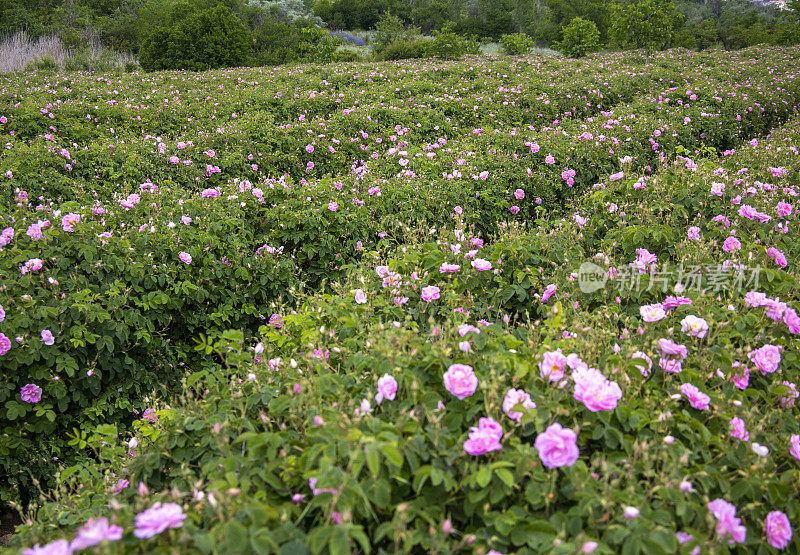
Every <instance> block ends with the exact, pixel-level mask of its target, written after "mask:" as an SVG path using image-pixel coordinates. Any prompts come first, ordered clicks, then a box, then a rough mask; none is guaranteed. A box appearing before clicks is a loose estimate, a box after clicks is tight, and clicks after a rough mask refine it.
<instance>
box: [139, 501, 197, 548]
mask: <svg viewBox="0 0 800 555" xmlns="http://www.w3.org/2000/svg"><path fill="white" fill-rule="evenodd" d="M185 518H186V515H185V514H184V513H183V509H181V507H180V505H177V504H175V503H165V504H163V505H162V504H161V503H160V502H158V503H156V504H154V505H153V506H152V507H150V508H149V509H147V510H146V511H144V512H142V513H139V514H138V515H136V521H135V525H136V529H135V530H134V531H133V535H134V536H136V537H137V538H139V539H143V538H152V537H153V536H155V535H158V534H160V533H161V532H163V531H165V530H167V529H169V528H180V527H181V526H183V521H184V519H185Z"/></svg>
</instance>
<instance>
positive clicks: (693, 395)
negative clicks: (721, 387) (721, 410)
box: [681, 383, 711, 410]
mask: <svg viewBox="0 0 800 555" xmlns="http://www.w3.org/2000/svg"><path fill="white" fill-rule="evenodd" d="M681 394H682V395H684V396H685V397H686V398H687V399H689V404H690V405H692V407H694V408H696V409H697V410H706V409H707V408H708V404H709V402H710V401H711V397H709V396H708V395H706V394H705V393H703V392H702V391H700V390H699V389H697V388H696V387H695V386H694V385H692V384H690V383H685V384H682V385H681Z"/></svg>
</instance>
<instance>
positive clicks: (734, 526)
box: [708, 499, 747, 543]
mask: <svg viewBox="0 0 800 555" xmlns="http://www.w3.org/2000/svg"><path fill="white" fill-rule="evenodd" d="M708 510H709V511H711V514H713V515H714V518H716V519H717V528H716V529H717V536H719V537H720V538H721V539H728V543H744V540H745V537H746V536H747V528H745V527H744V526H742V521H741V519H739V518H736V507H734V506H733V505H732V504H731V503H728V502H727V501H725V500H724V499H715V500H714V501H710V502H709V503H708Z"/></svg>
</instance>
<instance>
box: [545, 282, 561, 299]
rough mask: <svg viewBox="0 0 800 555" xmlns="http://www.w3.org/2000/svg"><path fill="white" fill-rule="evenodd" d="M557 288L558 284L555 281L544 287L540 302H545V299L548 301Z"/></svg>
mask: <svg viewBox="0 0 800 555" xmlns="http://www.w3.org/2000/svg"><path fill="white" fill-rule="evenodd" d="M557 289H558V286H557V285H556V284H555V283H551V284H550V285H548V286H547V287H545V289H544V293H542V302H543V303H546V302H547V301H549V300H550V297H552V296H553V293H555V292H556V290H557Z"/></svg>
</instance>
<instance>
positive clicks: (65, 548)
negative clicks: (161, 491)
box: [22, 502, 186, 555]
mask: <svg viewBox="0 0 800 555" xmlns="http://www.w3.org/2000/svg"><path fill="white" fill-rule="evenodd" d="M185 519H186V514H185V513H184V512H183V509H182V508H181V506H180V505H178V504H176V503H164V504H162V503H161V502H157V503H154V504H153V506H152V507H150V508H149V509H146V510H145V511H142V512H141V513H139V514H138V515H136V520H135V523H134V530H133V535H134V536H136V537H137V538H139V539H145V538H152V537H153V536H156V535H158V534H161V533H162V532H164V531H166V530H169V529H170V528H180V527H181V526H183V521H184V520H185ZM123 533H124V530H123V528H122V527H121V526H117V525H116V524H109V522H108V519H106V518H90V519H89V520H88V522H86V524H84V525H83V526H81V527H80V528H78V530H77V531H76V532H75V538H74V539H73V540H72V541H71V542H68V541H67V540H56V541H54V542H51V543H49V544H47V545H43V546H39V544H36V545H35V546H33V547H32V548H30V549H26V550H24V551H23V552H22V554H23V555H71V554H72V553H75V552H77V551H81V550H83V549H88V548H90V547H94V546H97V545H100V544H101V543H103V542H113V541H118V540H120V539H122V534H123Z"/></svg>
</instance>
